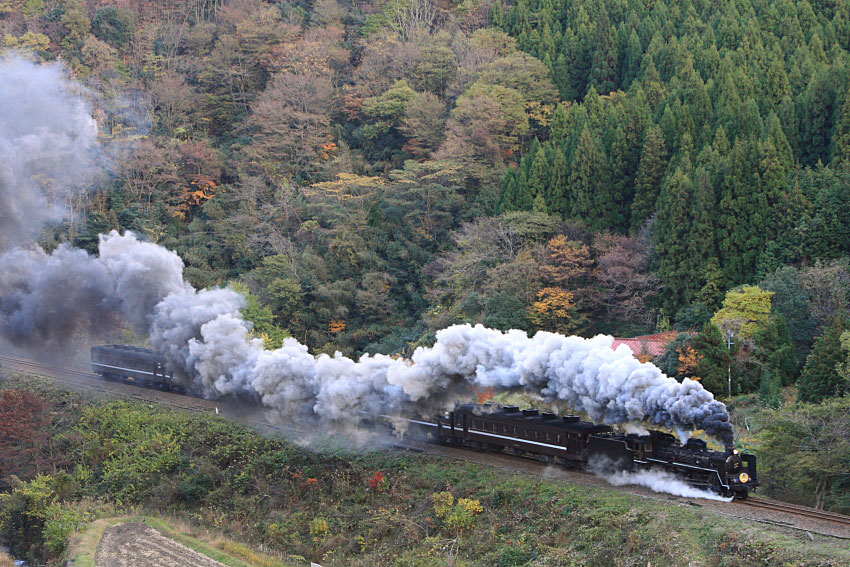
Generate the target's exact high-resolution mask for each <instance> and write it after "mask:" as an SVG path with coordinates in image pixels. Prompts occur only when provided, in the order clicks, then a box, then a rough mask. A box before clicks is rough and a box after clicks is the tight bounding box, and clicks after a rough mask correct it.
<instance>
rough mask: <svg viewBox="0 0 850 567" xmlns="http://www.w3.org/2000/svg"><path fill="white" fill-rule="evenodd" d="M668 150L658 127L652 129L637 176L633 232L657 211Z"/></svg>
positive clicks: (642, 153)
mask: <svg viewBox="0 0 850 567" xmlns="http://www.w3.org/2000/svg"><path fill="white" fill-rule="evenodd" d="M666 156H667V148H666V146H665V145H664V136H663V135H662V133H661V129H660V128H658V127H657V126H653V127H651V128H650V129H649V130H648V131H647V134H646V141H645V142H644V144H643V150H642V151H641V155H640V162H639V164H638V170H637V174H636V176H635V197H634V201H633V202H632V211H631V231H632V232H637V230H638V229H640V228H641V227H642V226H643V225H644V223H646V220H647V219H648V218H649V217H651V216H652V215H653V213H654V212H655V210H656V203H657V201H658V195H659V194H660V192H661V181H662V179H663V178H664V171H665V170H666V169H667V157H666Z"/></svg>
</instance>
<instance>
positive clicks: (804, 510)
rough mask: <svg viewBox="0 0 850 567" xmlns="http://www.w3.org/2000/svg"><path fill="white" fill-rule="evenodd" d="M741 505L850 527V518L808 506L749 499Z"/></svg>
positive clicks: (741, 501)
mask: <svg viewBox="0 0 850 567" xmlns="http://www.w3.org/2000/svg"><path fill="white" fill-rule="evenodd" d="M738 502H739V503H740V504H745V505H747V506H752V507H753V508H761V509H764V510H770V511H772V512H784V513H786V514H791V515H793V516H802V517H805V518H812V519H815V520H820V521H824V522H832V523H835V524H841V525H845V526H850V516H845V515H843V514H836V513H835V512H827V511H826V510H817V509H815V508H809V507H808V506H800V505H798V504H789V503H788V502H779V501H777V500H764V499H762V498H752V497H750V498H747V499H746V500H738Z"/></svg>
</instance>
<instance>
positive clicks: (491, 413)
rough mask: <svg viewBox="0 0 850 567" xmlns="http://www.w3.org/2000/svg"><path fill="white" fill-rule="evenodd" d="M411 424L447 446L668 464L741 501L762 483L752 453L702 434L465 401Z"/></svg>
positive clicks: (616, 465)
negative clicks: (619, 428) (628, 427)
mask: <svg viewBox="0 0 850 567" xmlns="http://www.w3.org/2000/svg"><path fill="white" fill-rule="evenodd" d="M385 417H388V416H385ZM408 421H409V422H410V423H411V424H412V425H414V426H417V427H416V428H418V429H419V430H420V431H422V432H423V433H425V434H426V435H427V436H428V437H429V438H431V439H434V440H436V441H439V442H441V443H450V444H457V445H462V446H466V447H471V448H474V449H480V450H487V451H494V452H496V451H498V452H502V451H505V452H509V453H513V454H515V455H522V456H526V457H533V458H536V459H539V460H541V461H544V462H554V463H558V464H560V465H564V466H567V467H575V468H581V469H585V470H593V471H601V472H614V471H636V470H648V469H653V468H654V469H662V470H666V471H668V472H670V473H673V474H674V475H675V476H676V477H678V478H681V479H682V480H684V481H686V482H687V483H689V484H691V485H694V486H698V487H701V488H706V489H708V490H712V491H714V492H717V493H719V494H723V495H727V496H735V497H739V498H746V497H747V495H748V494H749V492H750V490H754V489H755V488H756V487H757V486H758V477H757V475H756V459H755V457H754V456H753V455H745V454H740V453H739V452H738V451H736V450H733V449H732V448H731V447H727V448H726V450H725V451H712V450H710V449H708V447H707V446H706V444H705V442H704V441H702V440H699V439H690V440H688V442H687V443H685V444H684V445H681V444H680V443H679V441H678V439H676V438H675V437H673V436H672V435H670V434H668V433H664V432H662V431H650V432H648V433H647V434H645V435H635V434H623V433H616V432H614V431H613V430H612V429H611V428H610V427H609V426H607V425H596V424H593V423H589V422H586V421H581V420H579V418H578V417H575V416H564V417H558V416H557V415H555V414H553V413H539V412H538V411H537V410H535V409H525V410H520V409H519V408H518V407H516V406H505V407H500V406H496V405H491V404H484V405H475V404H464V405H459V406H458V407H456V408H455V410H454V411H451V412H447V413H445V414H443V415H440V416H437V417H436V418H435V419H434V421H433V422H430V421H420V420H408Z"/></svg>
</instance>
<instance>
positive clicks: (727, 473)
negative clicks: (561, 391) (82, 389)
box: [91, 345, 759, 498]
mask: <svg viewBox="0 0 850 567" xmlns="http://www.w3.org/2000/svg"><path fill="white" fill-rule="evenodd" d="M91 362H92V370H93V371H94V373H95V374H98V375H100V376H103V378H104V379H106V380H113V381H120V382H125V383H130V384H135V385H138V386H144V387H147V388H155V389H158V390H165V391H169V392H176V393H181V394H185V393H186V391H185V389H184V388H183V387H182V386H180V385H179V384H177V383H176V382H175V381H174V378H173V374H172V372H171V371H169V370H168V368H167V367H166V363H165V359H164V358H163V357H162V356H160V355H159V354H157V353H155V352H154V351H152V350H150V349H145V348H140V347H134V346H128V345H104V346H94V347H92V349H91ZM364 418H367V419H370V420H371V421H378V422H384V423H385V424H390V423H397V422H398V421H399V420H401V421H403V422H406V423H407V425H408V430H407V433H408V434H409V435H418V436H421V437H424V438H426V439H428V440H431V441H434V442H438V443H443V444H451V445H457V446H461V447H469V448H472V449H478V450H486V451H493V452H505V453H511V454H515V455H520V456H525V457H533V458H536V459H539V460H540V461H543V462H549V463H553V464H557V465H561V466H564V467H567V468H575V469H581V470H588V471H592V472H597V471H599V472H617V471H640V470H648V469H662V470H665V471H668V472H670V473H672V474H674V475H675V476H676V477H677V478H680V479H682V480H684V481H685V482H687V483H689V484H691V485H693V486H697V487H701V488H705V489H708V490H711V491H713V492H716V493H718V494H721V495H724V496H733V497H736V498H746V497H747V496H748V495H749V492H750V491H751V490H754V489H755V488H756V487H757V486H758V485H759V482H758V476H757V473H756V458H755V456H753V455H749V454H741V453H739V452H738V451H737V450H734V449H732V448H731V447H727V448H726V450H725V451H712V450H709V449H708V447H707V446H706V443H705V441H702V440H699V439H689V440H688V441H687V443H685V444H684V445H681V444H680V443H679V442H678V440H677V439H676V438H675V437H673V436H672V435H670V434H668V433H664V432H661V431H650V432H649V433H648V434H646V435H637V434H623V433H616V432H614V431H613V429H612V428H611V427H609V426H607V425H596V424H594V423H590V422H587V421H581V420H580V419H579V418H578V417H577V416H569V415H568V416H562V417H559V416H557V415H555V414H554V413H545V412H544V413H540V412H539V411H538V410H536V409H523V410H520V409H519V407H517V406H497V405H493V404H463V405H458V406H457V407H456V408H455V409H454V411H450V412H446V413H444V414H442V415H437V416H435V417H434V418H433V419H412V418H398V417H394V416H388V415H371V416H370V415H368V414H365V415H364Z"/></svg>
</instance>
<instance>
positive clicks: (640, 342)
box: [611, 331, 681, 362]
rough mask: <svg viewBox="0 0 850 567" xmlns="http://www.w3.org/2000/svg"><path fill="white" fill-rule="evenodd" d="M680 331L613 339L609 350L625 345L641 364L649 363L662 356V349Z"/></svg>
mask: <svg viewBox="0 0 850 567" xmlns="http://www.w3.org/2000/svg"><path fill="white" fill-rule="evenodd" d="M680 332H681V331H665V332H663V333H656V334H654V335H642V336H639V337H631V338H618V337H615V338H614V344H612V345H611V348H617V347H618V346H620V345H627V346H628V347H629V348H630V349H632V352H633V353H634V355H635V357H636V358H637V359H638V360H640V361H641V362H649V361H650V360H652V359H653V358H655V357H656V356H661V355H662V354H664V349H666V348H667V343H669V342H670V341H672V340H673V339H675V338H676V335H678V334H679V333H680Z"/></svg>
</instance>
